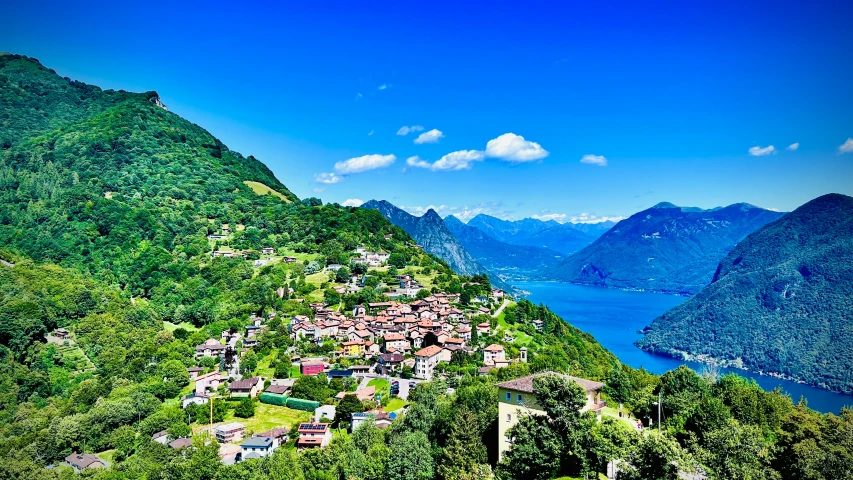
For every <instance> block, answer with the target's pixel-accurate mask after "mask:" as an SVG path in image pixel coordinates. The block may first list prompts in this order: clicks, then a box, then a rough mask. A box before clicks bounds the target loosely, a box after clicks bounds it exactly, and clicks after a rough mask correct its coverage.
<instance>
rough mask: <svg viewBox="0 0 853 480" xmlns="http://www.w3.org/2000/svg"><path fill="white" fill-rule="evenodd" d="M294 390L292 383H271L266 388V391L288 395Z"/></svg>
mask: <svg viewBox="0 0 853 480" xmlns="http://www.w3.org/2000/svg"><path fill="white" fill-rule="evenodd" d="M291 390H292V385H270V386H269V388H267V389H266V390H264V392H265V393H273V394H275V395H288V394H290V391H291Z"/></svg>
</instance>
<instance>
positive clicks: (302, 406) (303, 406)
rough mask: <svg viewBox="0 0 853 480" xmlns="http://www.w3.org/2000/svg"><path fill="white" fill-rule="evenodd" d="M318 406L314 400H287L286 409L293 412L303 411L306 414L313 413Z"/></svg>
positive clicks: (318, 403)
mask: <svg viewBox="0 0 853 480" xmlns="http://www.w3.org/2000/svg"><path fill="white" fill-rule="evenodd" d="M319 406H320V402H315V401H314V400H303V399H301V398H288V399H287V407H288V408H292V409H294V410H305V411H306V412H313V411H314V410H316V409H317V407H319Z"/></svg>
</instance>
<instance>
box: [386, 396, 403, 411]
mask: <svg viewBox="0 0 853 480" xmlns="http://www.w3.org/2000/svg"><path fill="white" fill-rule="evenodd" d="M406 405H407V403H406V401H405V400H403V399H402V398H400V397H394V398H392V399H391V400H389V401H388V405H385V406H384V407H382V409H383V410H385V411H386V412H394V411H396V410H399V409H401V408H403V407H405V406H406Z"/></svg>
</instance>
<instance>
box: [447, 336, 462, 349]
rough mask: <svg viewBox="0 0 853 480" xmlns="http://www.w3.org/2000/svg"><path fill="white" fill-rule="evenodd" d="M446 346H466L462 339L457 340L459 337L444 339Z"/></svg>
mask: <svg viewBox="0 0 853 480" xmlns="http://www.w3.org/2000/svg"><path fill="white" fill-rule="evenodd" d="M444 345H445V346H447V345H455V346H458V347H464V346H465V340H463V339H461V338H457V337H448V338H445V339H444Z"/></svg>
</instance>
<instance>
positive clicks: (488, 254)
mask: <svg viewBox="0 0 853 480" xmlns="http://www.w3.org/2000/svg"><path fill="white" fill-rule="evenodd" d="M444 224H445V225H446V226H447V228H448V230H450V232H451V233H452V234H453V236H454V237H456V239H457V240H459V242H460V243H461V244H462V245H463V246H464V247H465V249H466V250H468V252H470V253H471V255H472V256H474V258H476V259H477V261H478V262H480V263H481V264H482V265H483V266H484V267H486V268H487V269H488V270H489V271H490V272H494V273H497V274H499V275H500V276H501V277H503V278H507V279H510V280H532V279H537V278H541V272H542V271H543V270H547V269H548V267H550V266H552V265H554V264H555V263H556V262H557V261H559V260H560V259H562V258H565V255H563V254H561V253H559V252H556V251H554V250H550V249H547V248H540V247H528V246H524V245H510V244H509V243H504V242H501V241H499V240H496V239H494V238H492V237H490V236H488V235H486V234H485V233H484V232H483V231H481V230H480V229H478V228H475V227H470V226H468V225H466V224H464V223H462V221H461V220H459V219H458V218H456V217H454V216H453V215H450V216H448V217H446V218H445V219H444Z"/></svg>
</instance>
